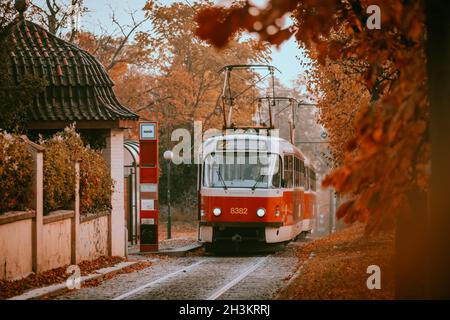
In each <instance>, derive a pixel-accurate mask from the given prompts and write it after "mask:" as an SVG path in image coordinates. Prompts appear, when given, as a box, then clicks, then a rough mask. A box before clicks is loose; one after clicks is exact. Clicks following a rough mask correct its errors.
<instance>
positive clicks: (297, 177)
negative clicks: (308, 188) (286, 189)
mask: <svg viewBox="0 0 450 320" xmlns="http://www.w3.org/2000/svg"><path fill="white" fill-rule="evenodd" d="M294 183H295V186H296V187H300V159H298V158H295V157H294Z"/></svg>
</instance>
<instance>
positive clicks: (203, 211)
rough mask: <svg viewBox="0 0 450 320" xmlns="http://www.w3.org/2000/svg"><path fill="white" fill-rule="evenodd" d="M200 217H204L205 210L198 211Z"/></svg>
mask: <svg viewBox="0 0 450 320" xmlns="http://www.w3.org/2000/svg"><path fill="white" fill-rule="evenodd" d="M200 216H202V217H204V216H205V210H203V209H201V210H200Z"/></svg>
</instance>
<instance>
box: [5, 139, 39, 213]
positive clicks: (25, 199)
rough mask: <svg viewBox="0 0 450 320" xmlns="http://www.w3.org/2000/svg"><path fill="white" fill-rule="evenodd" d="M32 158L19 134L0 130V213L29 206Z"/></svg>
mask: <svg viewBox="0 0 450 320" xmlns="http://www.w3.org/2000/svg"><path fill="white" fill-rule="evenodd" d="M32 179H33V159H32V157H31V154H30V153H29V151H28V150H27V144H26V143H25V141H24V140H23V139H22V138H21V137H20V136H19V135H13V134H9V133H6V132H2V131H0V213H4V212H7V211H13V210H24V209H26V208H27V207H28V206H29V200H30V199H29V193H30V192H29V191H30V187H31V183H32Z"/></svg>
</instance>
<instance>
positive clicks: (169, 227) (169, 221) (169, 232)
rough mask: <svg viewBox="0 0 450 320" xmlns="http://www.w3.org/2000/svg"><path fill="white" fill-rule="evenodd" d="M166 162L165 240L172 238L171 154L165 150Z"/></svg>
mask: <svg viewBox="0 0 450 320" xmlns="http://www.w3.org/2000/svg"><path fill="white" fill-rule="evenodd" d="M163 157H164V159H166V160H167V161H168V162H167V239H171V238H172V216H171V214H170V163H171V162H172V159H173V152H172V151H170V150H166V151H165V152H164V155H163Z"/></svg>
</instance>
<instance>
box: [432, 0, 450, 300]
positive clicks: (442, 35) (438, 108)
mask: <svg viewBox="0 0 450 320" xmlns="http://www.w3.org/2000/svg"><path fill="white" fill-rule="evenodd" d="M426 5H427V29H428V30H427V32H428V52H427V55H428V57H427V60H428V65H427V67H428V90H429V92H428V96H429V102H430V108H431V170H432V175H431V184H430V203H429V208H430V216H429V233H428V235H427V239H428V240H429V247H428V254H427V255H428V258H429V261H430V264H429V270H428V275H429V277H428V279H427V281H428V297H430V298H437V299H450V195H449V191H448V190H449V186H448V184H449V182H450V168H449V165H450V149H449V146H450V141H449V140H450V139H449V136H450V125H449V124H450V107H449V104H450V89H449V83H450V19H449V18H448V17H449V15H450V10H449V7H448V1H445V0H439V1H438V0H435V1H426Z"/></svg>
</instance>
